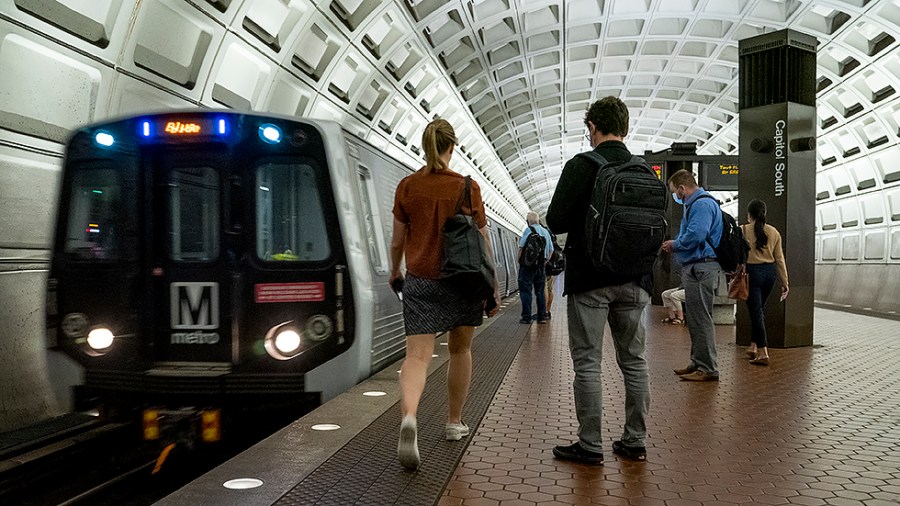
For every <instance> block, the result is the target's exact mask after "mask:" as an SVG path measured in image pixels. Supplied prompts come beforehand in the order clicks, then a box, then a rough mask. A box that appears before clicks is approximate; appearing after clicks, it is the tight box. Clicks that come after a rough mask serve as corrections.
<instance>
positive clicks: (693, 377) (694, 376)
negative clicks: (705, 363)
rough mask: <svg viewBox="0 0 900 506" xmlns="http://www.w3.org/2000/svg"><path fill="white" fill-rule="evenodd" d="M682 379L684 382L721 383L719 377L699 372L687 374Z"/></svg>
mask: <svg viewBox="0 0 900 506" xmlns="http://www.w3.org/2000/svg"><path fill="white" fill-rule="evenodd" d="M681 379H682V380H684V381H719V375H718V374H712V373H708V372H703V371H699V370H698V371H694V372H692V373H690V374H685V375H684V376H682V377H681Z"/></svg>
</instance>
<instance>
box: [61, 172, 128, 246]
mask: <svg viewBox="0 0 900 506" xmlns="http://www.w3.org/2000/svg"><path fill="white" fill-rule="evenodd" d="M121 190H122V188H121V180H120V179H119V177H118V174H117V173H116V171H115V170H113V169H83V170H78V171H77V172H75V173H74V174H73V178H72V195H71V200H70V201H69V222H68V225H67V228H66V240H65V251H66V253H68V254H70V255H71V256H73V257H75V258H77V259H79V260H114V259H116V258H117V257H118V254H119V238H118V231H117V230H116V221H115V220H114V218H115V217H116V216H117V213H119V212H120V211H121V210H119V209H117V206H118V202H119V197H120V194H121Z"/></svg>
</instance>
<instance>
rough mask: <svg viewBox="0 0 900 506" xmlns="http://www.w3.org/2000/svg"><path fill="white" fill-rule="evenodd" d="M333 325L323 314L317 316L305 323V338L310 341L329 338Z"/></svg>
mask: <svg viewBox="0 0 900 506" xmlns="http://www.w3.org/2000/svg"><path fill="white" fill-rule="evenodd" d="M333 331H334V324H333V323H331V319H330V318H328V317H327V316H325V315H323V314H317V315H315V316H313V317H312V318H310V319H309V320H307V321H306V337H308V338H309V339H310V340H312V341H322V340H324V339H328V338H329V337H331V333H332V332H333Z"/></svg>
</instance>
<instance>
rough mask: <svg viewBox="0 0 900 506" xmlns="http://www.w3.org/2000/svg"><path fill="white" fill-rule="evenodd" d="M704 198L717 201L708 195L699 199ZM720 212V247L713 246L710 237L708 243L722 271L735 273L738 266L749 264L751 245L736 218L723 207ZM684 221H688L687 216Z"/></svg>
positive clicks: (707, 239)
mask: <svg viewBox="0 0 900 506" xmlns="http://www.w3.org/2000/svg"><path fill="white" fill-rule="evenodd" d="M702 198H708V199H713V200H716V199H715V198H714V197H713V196H712V195H709V194H706V193H704V194H703V195H700V196H699V197H697V199H698V200H699V199H702ZM695 202H696V201H695ZM716 202H718V200H716ZM720 205H721V204H720ZM719 211H720V212H721V214H722V236H721V237H720V238H719V245H718V246H713V243H712V241H711V240H710V238H709V237H707V238H706V242H707V243H709V245H710V246H712V249H713V251H715V252H716V260H718V261H719V265H721V266H722V270H724V271H725V272H734V270H735V269H736V268H737V266H738V265H740V264H745V263H747V253H748V252H749V251H750V243H748V242H747V239H745V238H744V232H743V231H742V230H741V226H740V225H738V224H737V221H735V219H734V216H732V215H730V214H728V213H726V212H725V211H722V209H721V207H720V208H719ZM684 219H687V216H685V217H684Z"/></svg>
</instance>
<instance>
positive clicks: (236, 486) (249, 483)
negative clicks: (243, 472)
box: [222, 478, 263, 490]
mask: <svg viewBox="0 0 900 506" xmlns="http://www.w3.org/2000/svg"><path fill="white" fill-rule="evenodd" d="M262 484H263V481H262V480H258V479H256V478H235V479H233V480H228V481H226V482H225V483H223V484H222V486H223V487H225V488H227V489H229V490H246V489H248V488H257V487H261V486H262Z"/></svg>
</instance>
